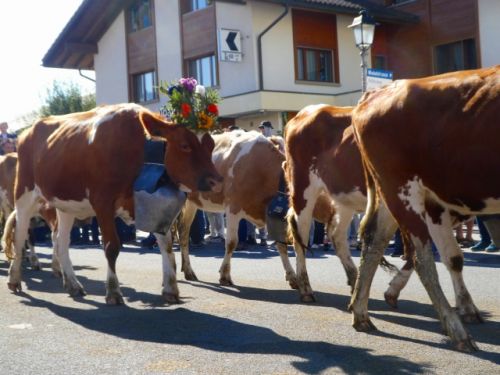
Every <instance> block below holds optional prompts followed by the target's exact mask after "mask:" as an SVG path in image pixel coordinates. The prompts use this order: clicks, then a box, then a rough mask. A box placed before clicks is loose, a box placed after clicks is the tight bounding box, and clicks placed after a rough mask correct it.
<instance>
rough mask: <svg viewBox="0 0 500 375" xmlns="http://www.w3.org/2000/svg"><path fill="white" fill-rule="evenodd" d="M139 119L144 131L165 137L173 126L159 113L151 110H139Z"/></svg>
mask: <svg viewBox="0 0 500 375" xmlns="http://www.w3.org/2000/svg"><path fill="white" fill-rule="evenodd" d="M139 119H140V121H141V123H142V126H144V128H145V129H146V131H147V132H148V133H149V134H150V135H152V136H157V137H162V138H167V136H168V135H169V134H170V133H171V130H173V128H174V126H173V125H171V124H170V123H168V122H167V121H165V120H163V119H162V118H161V117H160V115H157V114H154V113H151V112H141V113H140V114H139Z"/></svg>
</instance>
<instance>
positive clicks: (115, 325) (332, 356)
mask: <svg viewBox="0 0 500 375" xmlns="http://www.w3.org/2000/svg"><path fill="white" fill-rule="evenodd" d="M23 297H24V298H25V300H24V303H25V304H26V305H28V306H30V307H31V308H41V309H47V310H49V311H51V312H52V313H53V314H55V315H57V316H59V317H61V318H63V319H66V320H69V321H71V322H73V323H75V324H78V325H80V326H82V327H84V328H86V329H90V330H93V331H97V332H100V333H104V334H107V335H112V336H115V337H118V338H121V339H126V340H135V341H141V342H149V343H159V344H170V345H188V346H193V347H196V348H200V349H204V350H210V351H214V352H221V353H235V354H248V355H256V354H257V355H259V354H260V355H286V356H292V357H296V358H297V359H296V360H292V362H291V364H292V366H294V367H295V368H296V369H297V370H298V371H300V372H303V373H306V374H319V373H322V372H325V371H327V372H328V371H341V372H343V373H346V374H366V373H371V374H386V373H387V371H388V370H389V369H390V372H391V373H392V374H423V373H428V372H429V371H430V369H431V366H430V365H429V364H426V363H416V362H413V361H411V360H409V359H407V358H401V357H397V356H384V355H374V354H372V353H371V351H370V350H368V349H364V348H357V347H352V346H346V345H338V344H334V343H327V342H323V341H301V340H293V339H290V338H288V337H286V336H282V335H279V334H277V333H276V332H274V331H273V330H271V329H269V328H265V327H261V326H258V325H252V324H246V323H241V322H238V321H235V320H232V319H228V318H225V317H218V316H214V315H210V314H206V313H201V312H195V311H190V310H188V309H185V308H183V307H179V306H176V307H174V308H163V309H146V310H144V309H135V308H131V307H128V306H115V307H109V306H106V305H104V304H101V303H96V302H94V301H86V302H85V303H87V304H89V305H92V307H93V308H92V309H78V308H73V307H67V306H60V305H57V304H54V303H51V302H48V301H43V300H40V299H37V298H35V297H33V296H30V295H29V294H23Z"/></svg>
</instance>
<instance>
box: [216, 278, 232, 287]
mask: <svg viewBox="0 0 500 375" xmlns="http://www.w3.org/2000/svg"><path fill="white" fill-rule="evenodd" d="M219 283H220V285H222V286H234V284H233V280H231V278H226V277H224V278H223V277H221V278H220V279H219Z"/></svg>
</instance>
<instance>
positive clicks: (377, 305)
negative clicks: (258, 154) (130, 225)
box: [0, 244, 500, 375]
mask: <svg viewBox="0 0 500 375" xmlns="http://www.w3.org/2000/svg"><path fill="white" fill-rule="evenodd" d="M39 252H40V254H41V261H42V264H43V269H42V270H41V271H32V270H29V268H26V269H25V272H24V280H25V283H24V284H23V288H24V289H23V293H22V294H21V295H14V294H12V293H11V292H9V291H8V289H7V287H6V285H5V283H6V275H7V263H6V262H5V261H4V260H3V259H4V257H3V255H1V258H2V260H0V304H1V308H0V329H1V334H0V348H1V350H0V373H1V374H4V375H5V374H23V375H24V374H55V375H57V374H274V375H282V374H298V373H305V374H339V373H341V374H494V373H496V374H500V366H499V364H500V293H499V289H500V254H486V253H471V252H470V251H468V250H466V251H465V258H466V266H465V271H464V277H465V280H466V283H467V285H468V287H469V290H470V292H471V294H472V296H473V298H474V300H475V303H476V305H477V306H478V307H479V309H480V310H481V311H482V313H483V316H484V318H485V323H484V324H478V325H469V326H468V329H469V332H470V333H471V335H472V336H473V337H474V338H475V340H476V342H477V344H478V346H479V348H480V351H479V352H477V353H473V354H464V353H460V352H456V351H454V350H453V349H452V347H451V345H450V344H449V342H448V340H447V339H446V337H445V336H443V335H442V334H441V329H440V324H439V322H438V321H437V319H436V314H435V312H434V310H433V308H432V305H431V303H430V300H429V298H428V296H427V294H426V293H425V290H424V289H423V287H422V285H421V284H420V281H419V280H418V278H417V277H415V275H414V277H412V279H411V280H410V282H409V284H408V285H407V288H406V289H405V290H404V291H403V292H402V295H401V299H400V303H399V310H392V309H391V308H389V307H388V306H387V305H386V304H385V302H384V300H383V291H384V290H385V288H386V286H387V284H388V282H389V280H390V278H391V276H390V275H389V274H387V273H385V272H384V271H383V270H379V271H378V272H377V274H376V276H375V280H374V282H373V287H372V298H371V300H370V304H369V308H370V312H371V317H372V321H373V323H374V324H375V325H376V326H377V327H378V329H379V330H378V331H377V332H375V333H372V334H365V333H358V332H356V331H355V330H354V329H353V328H352V327H351V315H350V313H348V312H347V310H346V306H347V304H348V301H349V288H348V286H347V285H346V278H345V276H344V272H343V270H342V267H341V265H340V262H339V260H338V259H337V258H336V257H335V256H334V254H333V253H332V251H329V252H324V251H322V250H317V251H316V252H315V254H314V256H309V257H308V259H307V264H308V270H309V276H310V279H311V284H312V287H313V289H314V290H315V295H316V298H317V302H316V303H313V304H303V303H300V302H299V296H298V292H297V291H295V290H291V289H289V287H288V284H287V283H286V282H285V280H284V272H283V269H282V266H281V262H280V259H279V256H278V253H277V252H276V251H274V250H273V249H271V248H263V247H259V246H255V247H251V248H249V249H248V250H246V251H239V252H237V253H235V255H234V258H233V262H232V276H233V281H234V282H235V284H236V285H237V286H235V287H220V286H219V284H218V279H219V277H218V276H219V275H218V269H219V266H220V263H221V260H222V256H223V248H222V245H221V244H211V245H209V246H206V247H203V248H199V249H193V250H192V252H191V253H192V265H193V268H194V270H195V272H196V273H197V275H198V278H199V280H200V281H199V282H186V281H184V278H183V275H182V274H181V273H180V272H178V278H179V280H180V282H179V288H180V292H181V297H182V303H181V304H179V305H171V306H168V305H165V304H163V303H162V301H161V299H160V296H159V294H160V290H161V260H160V258H161V257H160V255H159V253H158V252H157V251H154V250H147V249H141V248H140V247H139V246H136V245H130V244H129V245H127V246H126V247H125V249H124V250H123V251H122V252H121V254H120V257H119V259H118V277H119V279H120V281H121V283H122V291H123V293H124V297H125V301H126V305H125V306H118V307H116V306H115V307H112V306H106V305H105V303H104V278H105V276H106V261H105V258H104V254H103V251H102V250H101V249H96V248H81V249H71V257H72V260H73V264H74V265H75V270H76V273H77V275H78V277H79V280H80V281H81V282H82V284H83V286H84V287H85V288H86V291H87V293H88V295H87V296H85V297H81V298H71V297H69V296H68V295H66V294H65V293H64V291H63V289H62V283H61V281H60V280H59V279H57V278H55V277H54V276H53V275H52V273H51V270H50V249H49V248H46V247H45V248H43V247H42V248H39ZM289 254H290V256H293V251H290V252H289ZM176 256H177V261H178V265H180V258H179V254H178V253H177V254H176ZM354 256H355V262H356V263H357V264H359V252H356V251H355V252H354ZM391 259H392V261H393V262H394V263H396V264H397V265H402V261H401V260H400V259H397V258H391ZM292 263H294V259H292ZM179 268H180V267H179ZM438 271H439V274H440V280H441V283H442V286H443V289H444V290H445V293H446V295H447V296H448V298H450V301H452V302H453V291H452V285H451V282H450V278H449V276H448V274H447V272H446V270H445V268H444V266H443V265H442V264H441V263H438Z"/></svg>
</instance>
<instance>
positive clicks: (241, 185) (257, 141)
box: [179, 131, 334, 288]
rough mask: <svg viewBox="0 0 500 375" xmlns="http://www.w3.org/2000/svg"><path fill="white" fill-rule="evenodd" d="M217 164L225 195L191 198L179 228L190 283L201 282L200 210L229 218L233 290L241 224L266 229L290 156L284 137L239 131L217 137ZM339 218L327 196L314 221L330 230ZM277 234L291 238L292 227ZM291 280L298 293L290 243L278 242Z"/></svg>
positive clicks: (225, 276) (226, 265)
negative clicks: (194, 226) (192, 251)
mask: <svg viewBox="0 0 500 375" xmlns="http://www.w3.org/2000/svg"><path fill="white" fill-rule="evenodd" d="M214 141H215V148H214V153H213V162H214V164H215V167H216V168H217V170H218V171H219V173H220V174H221V175H222V176H223V177H224V183H223V189H222V191H221V192H220V193H191V194H189V195H188V200H187V202H186V205H185V208H184V210H183V215H182V217H181V222H180V225H179V232H180V246H181V251H182V270H183V271H184V275H185V277H186V279H188V280H196V275H195V274H194V271H193V270H192V268H191V264H190V262H189V253H188V250H189V247H188V245H189V238H188V235H189V227H190V226H191V223H192V221H193V218H194V215H195V213H196V209H198V208H199V209H202V210H205V211H209V212H224V213H225V214H226V222H227V233H226V244H225V246H226V252H225V256H224V260H223V262H222V265H221V267H220V270H219V272H220V280H219V281H220V283H221V284H222V285H233V281H232V278H231V263H230V262H231V256H232V254H233V251H234V249H235V247H236V245H237V244H238V223H239V221H240V219H242V218H243V219H246V220H249V221H250V222H252V223H253V224H255V225H256V226H258V227H262V226H264V225H265V224H266V210H267V207H268V205H269V202H270V201H271V199H272V197H273V196H274V195H276V193H277V192H278V188H279V183H280V176H281V174H282V173H283V170H282V164H283V162H284V160H285V155H284V153H283V152H282V151H280V150H282V146H283V139H282V138H281V137H270V138H265V137H264V136H262V135H261V134H260V133H257V132H253V131H252V132H243V131H233V132H229V133H224V134H218V135H214ZM333 215H334V210H333V206H332V204H331V201H330V199H328V197H326V196H322V197H321V199H320V200H318V203H317V205H316V207H315V212H314V218H315V219H316V220H318V221H319V222H322V223H325V224H327V225H328V223H330V222H331V221H332V217H333ZM275 229H276V230H275V231H274V232H276V233H279V232H280V231H282V233H281V235H280V237H283V238H285V237H286V231H287V225H286V223H283V226H282V227H280V228H275ZM276 247H277V249H278V251H279V254H280V257H281V262H282V264H283V267H284V269H285V279H286V280H287V281H288V283H289V284H290V286H291V287H292V288H297V282H296V275H295V271H294V270H293V267H292V266H291V264H290V260H289V258H288V252H287V244H286V243H283V242H279V241H277V242H276Z"/></svg>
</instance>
